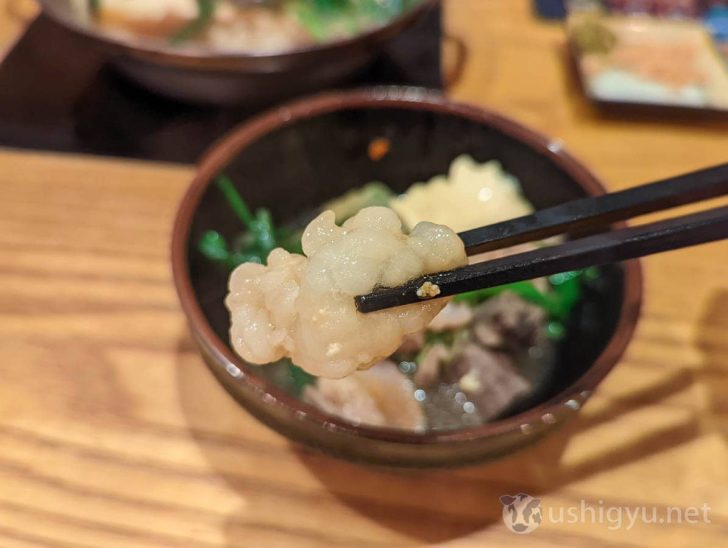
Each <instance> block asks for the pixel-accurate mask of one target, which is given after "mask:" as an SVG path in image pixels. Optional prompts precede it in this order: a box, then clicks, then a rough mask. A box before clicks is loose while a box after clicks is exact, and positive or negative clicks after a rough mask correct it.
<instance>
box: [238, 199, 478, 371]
mask: <svg viewBox="0 0 728 548" xmlns="http://www.w3.org/2000/svg"><path fill="white" fill-rule="evenodd" d="M301 244H302V247H303V253H304V254H303V255H298V254H291V253H289V252H287V251H286V250H284V249H282V248H277V249H274V250H273V251H272V252H271V253H270V255H268V258H267V265H262V264H258V263H244V264H242V265H240V266H238V267H237V268H236V269H235V270H234V271H233V273H232V275H231V276H230V285H229V294H228V298H227V300H226V304H227V306H228V308H229V309H230V314H231V322H232V327H231V331H230V335H231V341H232V344H233V348H234V349H235V350H236V351H237V352H238V353H239V354H240V355H241V356H242V357H243V358H244V359H246V360H248V361H250V362H252V363H257V364H266V363H271V362H274V361H276V360H279V359H281V358H283V357H290V358H291V359H292V361H293V363H295V364H296V365H298V366H300V367H302V368H303V369H304V370H305V371H307V372H308V373H310V374H312V375H317V376H321V377H328V378H341V377H345V376H346V375H349V374H351V373H353V372H354V371H356V370H357V369H365V368H367V367H368V366H370V365H372V364H373V363H375V362H377V361H379V360H381V359H382V358H386V357H387V356H389V355H390V354H392V352H394V351H395V350H396V349H397V348H398V347H399V346H400V344H401V343H402V340H403V339H404V337H405V336H406V335H408V334H410V333H415V332H417V331H420V330H422V329H424V328H426V327H427V324H429V323H430V321H432V319H433V318H434V317H435V315H436V314H437V313H438V312H439V311H440V310H442V308H443V307H444V306H445V304H447V303H446V301H444V300H441V299H438V300H434V301H428V302H426V303H421V304H419V303H418V304H413V305H409V306H403V307H398V308H394V309H390V310H382V311H379V312H374V313H371V314H361V313H359V312H357V310H356V306H355V304H354V297H356V296H357V295H363V294H366V293H369V292H370V291H372V290H373V289H374V288H375V287H395V286H398V285H401V284H403V283H405V282H407V281H408V280H411V279H413V278H416V277H418V276H421V275H423V274H429V273H433V272H440V271H444V270H451V269H453V268H457V267H459V266H463V265H465V264H467V259H466V256H465V248H464V246H463V243H462V241H461V240H460V238H458V237H457V235H456V234H455V232H453V231H452V230H451V229H449V228H447V227H445V226H442V225H436V224H432V223H428V222H421V223H418V224H417V225H416V226H415V227H414V228H413V229H412V231H411V232H410V233H409V235H407V234H404V233H403V232H402V222H401V221H400V220H399V217H397V214H396V213H394V212H393V211H392V210H391V209H389V208H386V207H367V208H364V209H362V210H361V211H359V212H358V213H356V214H355V215H354V216H353V217H351V218H349V219H348V220H347V221H345V222H344V223H343V225H341V226H338V225H337V224H336V222H335V214H334V212H333V211H330V210H327V211H324V212H323V213H321V214H320V215H319V216H318V217H316V218H315V219H314V220H313V221H311V223H310V224H309V225H308V226H307V227H306V229H305V231H304V232H303V236H302V238H301Z"/></svg>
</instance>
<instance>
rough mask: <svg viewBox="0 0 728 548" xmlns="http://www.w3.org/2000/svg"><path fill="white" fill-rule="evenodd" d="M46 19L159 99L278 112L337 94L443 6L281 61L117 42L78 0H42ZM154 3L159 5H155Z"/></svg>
mask: <svg viewBox="0 0 728 548" xmlns="http://www.w3.org/2000/svg"><path fill="white" fill-rule="evenodd" d="M39 1H40V4H41V6H42V8H43V11H44V13H46V14H47V15H49V16H50V17H51V18H52V19H54V20H55V21H56V22H58V23H60V24H61V25H63V26H64V27H66V28H68V29H70V30H72V31H73V32H75V33H77V34H80V35H81V36H83V37H84V38H86V39H87V40H88V41H89V45H90V47H97V48H100V49H102V50H103V51H104V52H106V53H107V54H109V55H110V56H111V58H112V59H113V61H114V64H115V66H116V67H117V68H118V69H119V70H120V71H121V72H122V73H124V74H125V75H126V76H127V77H129V78H131V79H132V80H134V81H136V82H137V83H139V84H140V85H142V86H143V87H145V88H147V89H149V90H151V91H154V92H156V93H158V94H160V95H164V96H166V97H169V98H172V99H175V100H180V101H184V102H192V103H199V104H208V105H247V106H250V105H257V104H273V103H274V102H276V101H279V100H281V99H284V98H288V97H294V96H296V95H300V94H302V93H306V92H311V91H314V90H318V89H323V88H326V87H330V86H331V85H332V84H334V83H336V82H341V81H343V80H344V79H346V78H347V77H349V76H351V75H353V74H354V73H356V72H357V71H359V70H360V69H362V68H364V67H365V66H366V65H367V64H368V63H369V62H370V61H371V60H372V59H373V58H374V57H375V55H376V54H377V53H379V52H380V51H381V50H382V49H383V48H384V47H385V46H386V45H387V43H388V42H389V41H390V40H392V39H393V38H394V37H396V36H397V35H399V34H400V33H401V32H402V31H404V30H406V29H407V28H409V27H411V26H412V25H413V24H414V23H416V22H417V21H418V20H419V19H420V18H421V17H422V15H423V14H424V13H425V12H426V11H427V10H428V9H431V8H432V7H433V6H434V5H435V4H436V3H437V0H423V3H422V4H421V5H419V6H416V7H415V8H413V9H411V10H410V11H408V12H407V13H405V14H403V15H401V16H400V17H398V18H395V19H393V20H392V21H390V22H389V23H387V24H386V25H382V26H379V27H376V28H374V29H372V30H369V31H366V32H363V33H361V34H357V35H356V36H354V37H351V38H346V39H341V40H333V41H330V42H326V43H322V44H317V45H313V46H307V47H303V48H299V49H295V50H288V51H284V52H279V53H260V54H246V53H236V52H225V53H217V52H211V51H208V50H204V49H201V48H192V47H185V48H175V47H173V46H171V45H166V44H164V43H163V42H160V41H158V40H157V41H154V40H148V39H147V40H145V39H142V38H126V37H121V36H117V35H114V34H111V33H108V32H104V31H103V29H99V28H96V27H95V26H94V25H87V24H84V23H83V22H80V21H78V20H77V18H76V17H75V15H74V13H73V10H72V8H71V4H72V3H71V0H39ZM150 1H152V0H150Z"/></svg>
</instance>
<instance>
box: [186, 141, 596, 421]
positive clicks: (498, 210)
mask: <svg viewBox="0 0 728 548" xmlns="http://www.w3.org/2000/svg"><path fill="white" fill-rule="evenodd" d="M365 153H366V151H365ZM217 186H218V187H219V189H220V190H221V191H222V193H223V194H224V195H225V197H226V198H227V201H228V202H229V203H230V205H231V208H232V210H233V211H234V212H235V213H236V215H237V217H238V218H239V219H240V221H241V223H242V225H243V231H242V233H241V234H239V235H234V234H233V235H229V236H228V237H225V236H223V235H222V234H220V233H218V232H215V231H211V230H210V231H207V232H206V233H204V234H203V236H202V238H201V240H200V242H199V250H200V251H201V252H202V253H203V254H204V255H205V256H206V257H208V258H209V259H210V260H213V261H215V262H217V263H218V264H219V265H220V267H221V268H222V269H225V270H227V271H231V270H232V275H231V277H230V282H229V287H230V293H229V296H228V298H227V305H228V307H229V309H230V314H231V324H232V327H231V345H232V346H233V348H234V349H235V350H236V351H237V352H238V353H239V354H240V355H241V356H242V357H243V358H244V359H246V360H247V361H249V362H250V363H257V364H267V365H262V366H261V367H260V368H259V369H258V370H257V371H258V373H259V374H260V375H261V376H263V377H264V378H265V379H267V380H268V381H269V382H271V383H273V384H275V385H277V386H279V387H281V388H283V389H284V390H286V391H288V392H289V393H291V394H293V395H295V396H296V397H299V398H302V399H303V400H304V401H306V402H308V403H310V404H312V405H314V406H316V407H318V408H319V409H321V410H323V411H325V412H327V413H330V414H332V415H336V416H338V417H340V418H342V419H344V420H347V421H349V422H351V423H354V424H357V425H371V426H377V427H389V428H399V429H406V430H412V431H423V430H451V429H458V428H463V427H467V426H475V425H478V424H482V423H485V422H488V421H491V420H494V419H496V418H498V417H500V416H503V415H504V414H507V413H509V412H512V411H513V410H515V409H518V408H519V406H524V405H527V402H528V401H530V399H532V398H535V397H537V394H538V391H539V390H540V389H542V387H543V385H544V382H545V380H546V379H548V378H549V377H550V376H551V375H552V374H553V373H552V372H553V368H554V367H555V362H556V359H557V356H558V348H559V341H560V340H562V339H563V338H564V337H565V336H566V335H567V333H568V330H569V321H570V317H571V315H572V310H573V309H574V307H576V306H579V303H580V301H581V296H582V289H583V286H584V285H585V284H591V283H598V280H599V272H598V270H596V269H587V270H584V271H574V272H565V273H562V274H557V275H554V276H550V277H548V278H543V279H538V280H531V281H523V282H517V283H513V284H509V285H505V286H501V287H493V288H487V289H481V290H478V291H473V292H470V293H465V294H461V295H457V296H455V297H453V298H451V299H435V300H431V301H427V302H422V303H416V304H413V305H408V306H407V307H400V308H393V309H389V310H383V311H380V312H375V313H370V314H361V313H359V312H357V311H356V309H355V305H354V296H356V295H360V294H365V293H368V292H369V291H370V290H372V289H373V288H374V287H376V286H396V285H400V284H402V283H403V282H405V281H407V280H409V279H412V278H415V277H418V276H419V275H421V274H422V273H426V272H435V271H441V270H447V269H451V268H456V267H458V266H461V265H463V264H465V255H464V250H463V247H462V242H461V241H460V239H459V238H457V237H456V235H455V232H454V230H457V231H462V230H467V229H470V228H475V227H476V226H480V225H483V224H488V223H493V222H498V221H503V220H506V219H508V218H511V217H516V216H520V215H524V214H528V213H530V212H531V211H533V207H532V205H531V204H530V203H529V202H528V200H527V199H526V198H525V196H524V195H523V193H522V192H521V187H520V184H519V182H518V181H517V180H516V179H515V177H513V176H512V175H510V174H508V173H507V172H506V171H505V170H504V169H503V167H502V166H501V165H500V164H499V163H498V162H496V161H489V162H485V163H479V162H476V161H475V160H474V159H473V158H471V157H470V156H465V155H464V156H460V157H458V158H456V159H454V160H453V162H452V163H451V166H450V169H449V170H448V173H447V174H446V175H436V176H435V177H433V178H432V179H431V180H430V181H427V182H420V183H415V184H413V185H412V186H411V187H410V188H409V189H408V190H407V191H406V192H404V193H401V194H398V193H397V192H394V191H393V190H392V189H391V188H390V187H388V186H387V185H386V184H384V183H382V182H373V183H369V184H366V185H363V186H362V187H360V188H358V189H354V190H352V191H349V192H347V193H346V194H345V195H343V196H341V197H339V198H335V199H332V200H329V201H327V202H325V203H323V204H322V205H321V208H320V209H318V210H316V211H313V212H311V213H310V215H305V216H304V218H307V219H313V220H312V221H309V222H308V223H307V224H306V223H301V222H293V221H292V222H290V223H288V224H282V225H276V223H274V222H273V219H272V215H271V214H270V212H269V211H268V210H267V209H265V208H260V209H257V210H255V211H251V210H250V208H248V206H247V204H246V203H245V201H244V200H243V199H242V197H241V196H240V195H239V194H238V193H237V189H236V188H235V185H234V184H233V182H232V181H231V180H230V179H229V178H227V177H224V176H222V177H220V178H219V179H218V180H217ZM433 220H434V221H435V222H436V223H437V224H433V222H431V221H433ZM447 227H450V228H447ZM453 229H454V230H453ZM231 236H232V237H231ZM548 244H549V242H535V243H530V244H522V245H519V246H516V247H514V248H510V249H506V250H498V251H493V252H489V253H486V254H483V255H480V256H478V257H476V258H475V260H478V261H482V260H488V259H489V258H495V257H499V256H503V255H505V254H508V253H519V252H524V251H529V250H531V249H534V248H536V247H538V246H542V245H548ZM471 259H473V258H471ZM423 285H424V284H423ZM420 289H421V290H422V291H423V294H427V295H428V296H431V295H435V293H436V291H437V289H438V288H437V286H434V285H433V286H432V287H422V288H420ZM367 368H368V369H367Z"/></svg>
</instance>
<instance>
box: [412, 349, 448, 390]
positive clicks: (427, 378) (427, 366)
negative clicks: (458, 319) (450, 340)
mask: <svg viewBox="0 0 728 548" xmlns="http://www.w3.org/2000/svg"><path fill="white" fill-rule="evenodd" d="M449 359H450V351H449V350H448V348H447V347H446V346H445V345H444V344H440V343H437V344H434V345H432V346H430V347H429V348H428V349H427V350H425V351H424V353H423V355H422V357H421V358H420V360H419V363H418V364H417V371H415V375H414V377H413V379H414V381H415V384H416V385H417V386H422V387H424V388H426V387H430V386H432V385H433V384H435V382H437V379H439V378H440V370H441V368H442V364H443V363H445V362H446V361H447V360H449Z"/></svg>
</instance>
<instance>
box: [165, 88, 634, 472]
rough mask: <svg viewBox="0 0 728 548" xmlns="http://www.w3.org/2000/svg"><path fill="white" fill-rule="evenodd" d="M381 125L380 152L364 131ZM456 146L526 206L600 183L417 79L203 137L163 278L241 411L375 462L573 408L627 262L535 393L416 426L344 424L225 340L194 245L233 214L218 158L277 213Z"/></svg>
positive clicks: (581, 313)
mask: <svg viewBox="0 0 728 548" xmlns="http://www.w3.org/2000/svg"><path fill="white" fill-rule="evenodd" d="M379 137H386V138H387V139H389V140H390V142H391V151H390V152H389V154H387V155H386V156H385V157H384V158H382V159H381V160H380V161H376V162H375V161H372V160H371V159H370V158H369V156H368V155H367V148H368V145H369V143H370V142H371V141H372V140H373V139H376V138H379ZM463 153H468V154H470V155H472V156H473V157H474V158H475V159H476V160H478V161H480V162H484V161H487V160H491V159H497V160H499V161H500V162H501V163H502V164H503V166H504V168H505V169H506V171H508V172H510V173H512V174H514V175H515V176H516V177H518V178H519V179H520V181H521V183H522V185H523V189H524V192H525V194H526V196H527V197H528V199H529V200H531V202H533V203H534V204H535V206H536V207H537V208H542V207H548V206H551V205H555V204H557V203H559V202H563V201H566V200H569V199H573V198H576V197H581V196H584V195H593V194H599V193H603V192H604V189H603V187H602V185H601V184H600V183H599V182H598V181H597V179H596V178H595V177H594V176H593V175H592V174H591V173H590V172H589V171H588V170H587V169H586V168H584V167H583V166H582V165H581V164H579V163H578V162H577V161H576V160H574V159H573V158H572V157H571V156H570V155H569V154H567V153H566V152H565V151H564V150H563V148H562V147H561V145H560V144H559V143H558V142H556V141H549V140H548V139H547V138H545V137H543V136H541V135H539V134H537V133H535V132H533V131H531V130H529V129H527V128H525V127H523V126H521V125H519V124H517V123H515V122H513V121H510V120H508V119H506V118H503V117H501V116H499V115H497V114H495V113H493V112H489V111H487V110H482V109H480V108H476V107H472V106H465V105H459V104H455V103H452V102H450V101H448V100H446V99H444V98H442V97H441V96H439V95H436V94H434V93H432V92H427V91H424V90H421V89H412V88H378V89H372V90H363V91H354V92H346V93H331V94H324V95H320V96H316V97H313V98H310V99H304V100H301V101H298V102H295V103H292V104H290V105H287V106H284V107H281V108H278V109H275V110H272V111H270V112H268V113H267V114H264V115H262V116H259V117H257V118H255V119H252V120H251V121H249V122H247V123H245V124H244V125H242V126H240V127H238V128H237V129H235V130H233V131H232V132H231V133H230V134H229V135H228V136H227V137H225V138H223V139H222V140H221V141H220V142H219V143H218V144H216V145H215V146H213V147H212V149H211V151H210V152H209V153H208V154H207V155H206V156H205V157H204V159H203V160H202V161H201V163H200V167H199V172H198V174H197V176H196V178H195V180H194V182H193V183H192V185H191V187H190V189H189V190H188V192H187V194H186V195H185V197H184V199H183V201H182V204H181V206H180V209H179V212H178V215H177V219H176V223H175V227H174V235H173V242H172V261H173V269H174V279H175V283H176V285H177V290H178V293H179V296H180V299H181V302H182V306H183V308H184V311H185V313H186V315H187V317H188V320H189V323H190V326H191V329H192V333H193V335H194V337H195V339H196V341H197V343H198V345H199V347H200V350H201V351H202V355H203V357H204V359H205V361H206V362H207V364H208V365H209V367H210V369H211V370H212V372H213V373H214V374H215V376H216V377H217V378H218V379H219V380H220V382H221V383H222V384H223V385H224V386H225V388H226V389H227V390H228V391H229V392H230V393H231V394H232V395H233V396H234V397H235V398H236V399H237V400H238V401H239V402H240V403H241V404H242V405H243V406H245V407H246V408H247V409H248V410H249V411H250V412H251V413H252V414H253V415H255V416H256V417H258V418H259V419H260V420H262V421H263V422H265V423H266V424H268V425H269V426H271V427H273V428H274V429H276V430H278V431H279V432H281V433H283V434H284V435H286V436H288V437H290V438H291V439H293V440H296V441H299V442H302V443H305V444H307V445H310V446H312V447H315V448H318V449H321V450H324V451H326V452H328V453H332V454H335V455H339V456H343V457H346V458H350V459H357V460H364V461H368V462H372V463H378V464H390V465H401V466H438V465H455V464H463V463H467V462H472V461H475V460H479V459H483V458H489V457H494V456H497V455H501V454H504V453H507V452H509V451H512V450H514V449H516V448H518V447H520V446H523V445H525V444H527V443H529V442H531V441H532V440H534V439H536V438H538V437H539V436H541V435H543V434H544V433H546V432H548V431H549V430H552V429H553V428H555V427H556V426H557V425H558V424H559V423H561V422H562V421H564V420H565V419H566V418H567V417H569V416H571V415H573V414H574V413H575V412H576V411H577V410H578V409H579V408H580V407H581V406H582V404H583V403H584V401H585V400H586V399H587V398H588V397H589V395H590V394H591V392H592V391H593V390H594V388H595V387H596V386H597V384H599V382H600V381H601V380H602V379H603V378H604V376H605V375H606V374H607V373H608V372H609V370H610V369H611V368H612V367H613V366H614V364H615V363H616V361H617V360H618V359H619V357H620V356H621V355H622V353H623V351H624V349H625V347H626V346H627V343H628V341H629V339H630V338H631V336H632V333H633V330H634V327H635V323H636V321H637V317H638V314H639V305H640V300H641V271H640V267H639V264H638V263H637V262H628V263H625V264H622V265H614V266H609V267H606V268H604V269H603V271H602V276H601V282H600V285H599V287H598V288H593V289H591V290H588V291H587V292H586V294H585V299H584V301H583V302H582V303H581V305H579V306H578V307H577V309H576V311H575V312H574V314H573V317H572V320H571V325H570V326H569V335H568V337H567V338H566V339H564V340H563V341H562V342H561V343H560V344H559V349H558V364H557V367H556V374H555V375H554V376H553V378H551V379H550V380H549V381H548V382H547V383H546V385H545V386H544V387H543V390H541V391H540V392H539V393H538V395H537V397H536V398H535V399H534V400H532V401H530V402H529V403H528V406H527V407H525V408H524V407H523V406H522V407H521V408H519V409H515V410H513V411H512V413H511V414H510V416H506V417H504V418H502V419H500V420H497V421H495V422H491V423H488V424H484V425H481V426H477V427H472V428H466V429H461V430H456V431H447V432H427V433H421V434H418V433H414V432H403V431H398V430H393V429H386V428H374V427H365V426H359V427H356V426H353V425H352V424H350V423H348V422H346V421H344V420H341V419H338V418H336V417H333V416H330V415H327V414H326V413H324V412H322V411H320V410H318V409H316V408H314V407H312V406H310V405H307V404H305V403H303V402H301V401H299V400H297V399H295V398H293V397H292V396H290V395H288V394H287V393H285V392H284V391H282V390H280V389H279V388H277V387H276V386H273V385H271V384H269V383H268V382H266V380H265V379H263V378H262V377H260V376H259V374H258V371H259V369H258V368H256V366H251V365H248V364H246V363H245V362H243V360H242V359H241V358H239V357H238V356H237V355H236V354H235V353H234V352H233V351H232V350H231V348H230V346H229V345H228V344H227V340H228V327H229V320H228V314H227V311H226V309H225V307H224V304H223V298H224V296H225V293H226V289H227V286H226V283H227V274H226V273H225V272H224V271H221V270H220V269H219V268H218V267H217V265H213V264H211V263H210V262H209V261H208V260H207V259H205V258H204V257H202V255H201V254H200V253H199V252H198V251H197V250H196V242H197V241H198V240H199V238H200V236H201V234H202V233H203V232H204V231H205V230H208V229H214V230H218V231H219V232H221V233H222V234H223V235H225V236H226V237H232V236H233V235H235V234H236V233H237V232H239V231H240V224H239V221H238V220H237V218H236V217H235V215H234V214H233V212H232V211H231V210H230V208H229V206H228V205H227V204H226V202H225V201H224V199H223V198H222V196H221V193H220V192H219V191H218V190H217V189H216V188H214V187H213V188H210V186H209V185H210V182H211V180H213V179H214V178H215V176H216V175H217V174H218V173H220V172H221V171H224V172H225V173H226V174H228V175H230V176H231V177H232V179H233V180H234V181H235V184H236V186H237V188H238V189H239V191H240V192H241V194H242V195H243V197H244V199H245V200H247V201H248V203H249V204H250V205H251V207H259V206H265V207H268V208H269V209H270V210H271V212H272V214H273V217H274V219H276V220H277V221H279V222H283V221H286V220H289V219H292V218H294V217H296V216H297V215H299V214H301V213H302V212H306V211H311V210H314V209H315V208H317V207H319V206H320V205H321V204H322V203H323V202H324V201H326V200H328V199H330V198H333V197H335V196H339V195H341V194H342V193H344V192H345V191H346V190H348V189H350V188H353V187H357V186H360V185H362V184H364V183H366V182H368V181H373V180H377V181H384V182H386V183H387V184H388V185H390V186H391V187H392V188H393V189H395V190H397V191H403V190H404V189H406V188H407V187H408V186H409V185H410V184H412V183H413V182H416V181H422V180H427V179H428V178H430V177H432V176H433V175H436V174H441V173H446V172H447V170H448V166H449V164H450V162H451V161H452V160H453V159H454V158H455V157H456V156H458V155H459V154H463Z"/></svg>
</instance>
